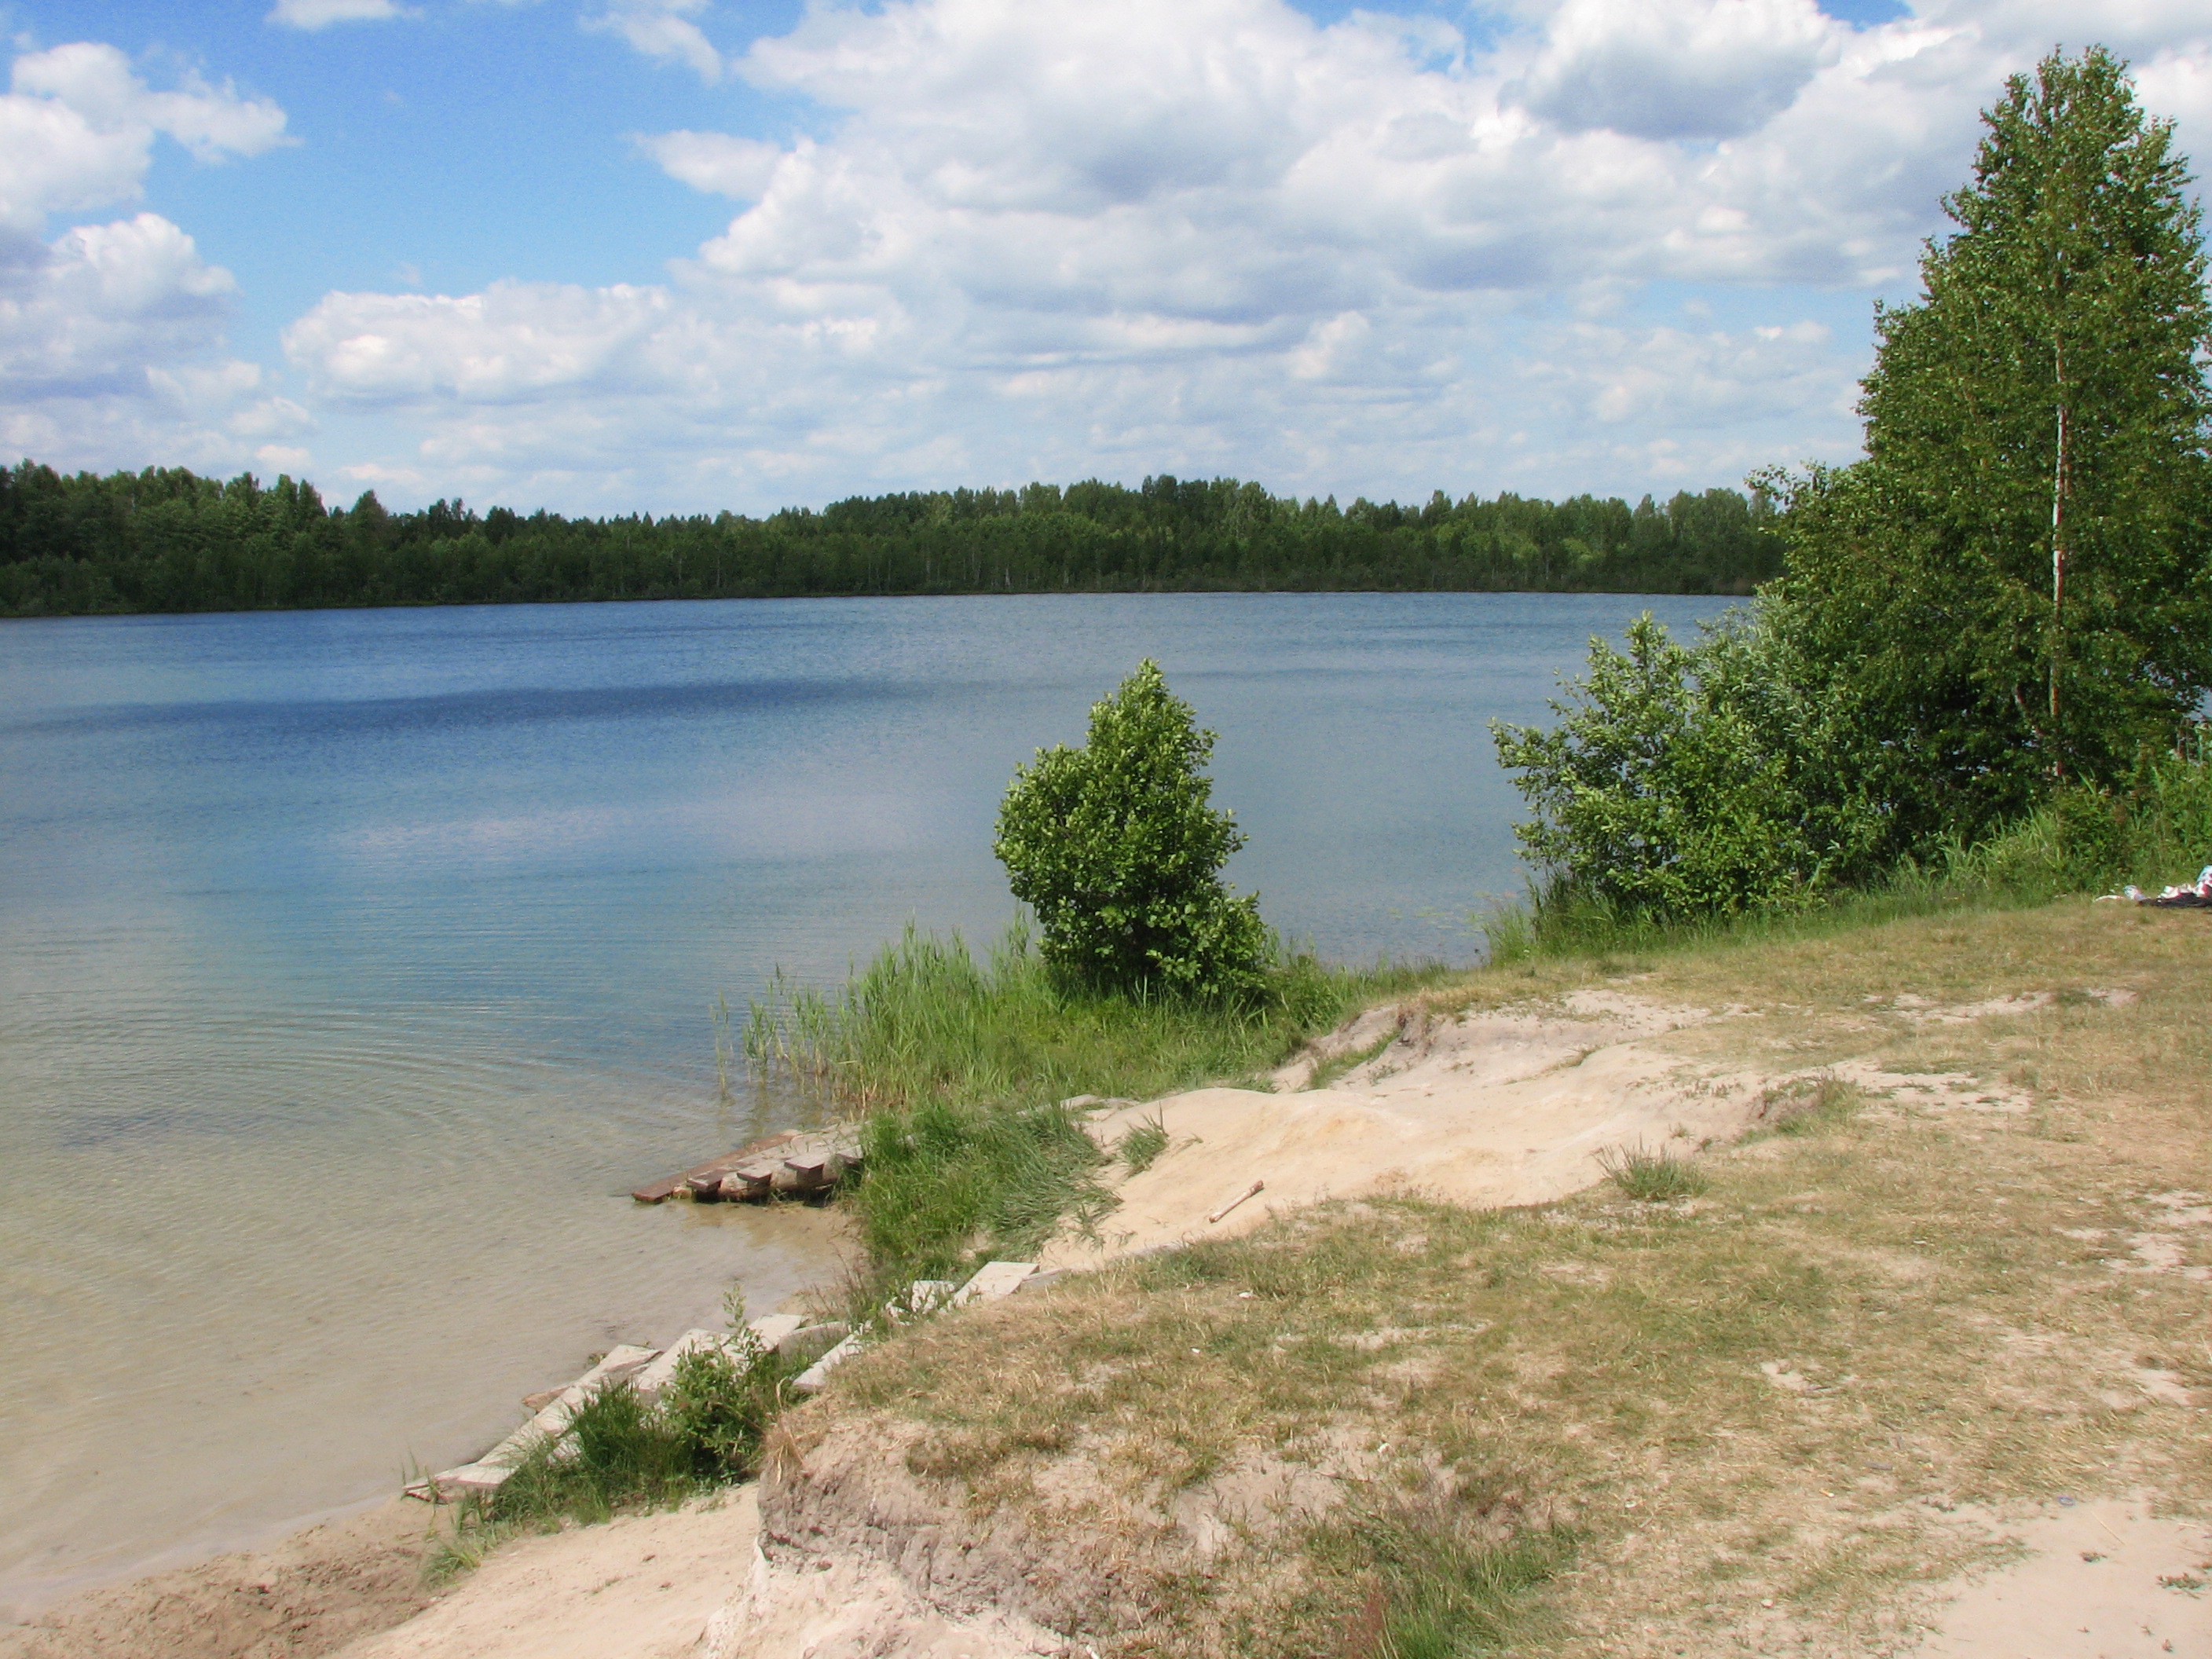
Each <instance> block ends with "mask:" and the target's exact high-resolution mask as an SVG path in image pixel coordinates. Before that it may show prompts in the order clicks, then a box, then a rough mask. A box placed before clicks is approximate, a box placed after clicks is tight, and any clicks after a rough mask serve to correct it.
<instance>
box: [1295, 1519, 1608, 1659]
mask: <svg viewBox="0 0 2212 1659" xmlns="http://www.w3.org/2000/svg"><path fill="white" fill-rule="evenodd" d="M1305 1547H1306V1551H1307V1553H1308V1554H1309V1556H1310V1558H1311V1559H1312V1560H1313V1561H1314V1563H1315V1565H1316V1567H1317V1568H1319V1569H1320V1571H1321V1573H1322V1575H1323V1576H1324V1577H1323V1583H1324V1586H1325V1588H1322V1589H1321V1592H1320V1594H1321V1595H1328V1594H1329V1592H1330V1591H1331V1590H1335V1591H1337V1592H1338V1593H1339V1594H1340V1593H1341V1588H1340V1587H1341V1586H1342V1585H1343V1584H1344V1583H1346V1581H1347V1580H1348V1581H1350V1582H1352V1583H1359V1582H1361V1581H1362V1580H1364V1581H1365V1583H1366V1585H1367V1593H1366V1595H1364V1597H1362V1598H1361V1599H1360V1601H1359V1602H1358V1605H1357V1607H1354V1608H1353V1609H1352V1610H1351V1616H1350V1617H1349V1618H1344V1617H1343V1615H1342V1613H1339V1615H1338V1618H1339V1619H1340V1620H1341V1621H1342V1623H1343V1626H1344V1633H1343V1637H1342V1638H1341V1641H1340V1644H1338V1650H1339V1651H1340V1652H1342V1653H1343V1654H1345V1655H1346V1659H1474V1656H1476V1655H1481V1654H1490V1653H1496V1652H1497V1651H1498V1650H1500V1649H1501V1648H1503V1647H1504V1646H1505V1645H1506V1644H1507V1643H1508V1642H1510V1640H1511V1639H1512V1638H1513V1637H1514V1636H1515V1635H1516V1634H1517V1633H1519V1632H1523V1631H1526V1630H1528V1628H1529V1627H1530V1626H1532V1625H1533V1624H1534V1623H1537V1622H1539V1620H1540V1616H1541V1610H1540V1607H1539V1606H1538V1604H1537V1601H1536V1597H1537V1595H1538V1593H1539V1592H1541V1589H1543V1587H1544V1586H1545V1585H1546V1584H1547V1583H1549V1582H1550V1581H1551V1580H1552V1579H1553V1577H1555V1576H1556V1575H1557V1574H1558V1573H1559V1571H1561V1570H1562V1569H1563V1568H1565V1566H1566V1565H1569V1564H1570V1563H1571V1561H1572V1559H1573V1558H1574V1539H1573V1535H1572V1534H1571V1533H1570V1532H1569V1531H1567V1530H1566V1529H1565V1528H1546V1529H1543V1530H1541V1531H1537V1530H1530V1531H1527V1532H1522V1533H1520V1534H1516V1535H1515V1536H1513V1537H1511V1538H1510V1539H1509V1540H1506V1541H1499V1540H1498V1538H1497V1537H1496V1536H1494V1535H1492V1529H1489V1528H1484V1527H1483V1526H1482V1525H1481V1524H1480V1517H1479V1516H1474V1515H1472V1514H1470V1513H1469V1512H1468V1504H1466V1503H1465V1501H1464V1500H1463V1499H1460V1500H1455V1499H1452V1498H1443V1497H1439V1496H1434V1495H1431V1496H1428V1497H1425V1498H1405V1497H1399V1498H1394V1499H1386V1500H1384V1501H1383V1502H1381V1503H1375V1504H1368V1505H1365V1506H1364V1507H1363V1508H1361V1509H1359V1510H1358V1511H1356V1512H1355V1513H1353V1514H1352V1515H1351V1516H1346V1517H1345V1518H1344V1519H1342V1520H1340V1521H1338V1522H1335V1523H1334V1524H1332V1525H1329V1526H1326V1527H1322V1528H1316V1530H1315V1532H1314V1533H1313V1534H1312V1535H1311V1537H1310V1538H1309V1540H1308V1541H1306V1546H1305ZM1313 1599H1315V1600H1318V1599H1319V1596H1316V1597H1315V1598H1313ZM1291 1618H1292V1619H1293V1620H1297V1622H1299V1623H1301V1624H1303V1625H1304V1626H1307V1627H1308V1628H1309V1629H1321V1630H1326V1629H1327V1628H1328V1626H1329V1625H1330V1624H1331V1623H1332V1622H1335V1621H1334V1620H1331V1619H1330V1617H1329V1616H1328V1611H1327V1610H1325V1609H1324V1608H1322V1607H1314V1606H1310V1605H1309V1606H1307V1607H1300V1608H1297V1609H1295V1610H1294V1611H1293V1612H1292V1613H1291Z"/></svg>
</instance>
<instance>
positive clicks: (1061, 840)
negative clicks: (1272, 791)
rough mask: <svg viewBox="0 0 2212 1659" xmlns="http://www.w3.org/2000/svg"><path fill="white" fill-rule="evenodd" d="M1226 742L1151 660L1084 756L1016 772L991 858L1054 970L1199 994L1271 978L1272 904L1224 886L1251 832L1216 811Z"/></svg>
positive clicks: (1245, 990) (1059, 752)
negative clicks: (1265, 907) (1267, 914)
mask: <svg viewBox="0 0 2212 1659" xmlns="http://www.w3.org/2000/svg"><path fill="white" fill-rule="evenodd" d="M1213 744H1214V734H1213V733H1212V732H1208V731H1205V730H1203V729H1201V728H1200V726H1198V724H1197V722H1196V720H1194V717H1193V715H1192V712H1191V708H1190V705H1189V704H1188V703H1187V702H1183V701H1182V699H1181V698H1179V697H1177V696H1175V695H1174V693H1172V692H1171V691H1170V690H1168V684H1167V678H1166V677H1165V676H1164V675H1163V674H1162V673H1161V672H1160V668H1159V665H1158V663H1156V662H1153V661H1152V660H1151V659H1149V658H1147V659H1146V660H1145V661H1143V662H1141V663H1139V664H1138V665H1137V670H1136V671H1135V672H1134V673H1133V674H1131V675H1130V676H1129V678H1127V679H1126V680H1124V681H1122V682H1121V685H1120V686H1118V687H1117V688H1116V689H1115V691H1114V693H1113V695H1112V696H1109V697H1107V698H1106V699H1105V700H1104V701H1103V702H1099V703H1097V704H1096V705H1094V706H1093V707H1092V708H1091V729H1090V732H1089V736H1088V738H1087V739H1086V741H1085V743H1084V744H1083V746H1082V747H1081V748H1079V749H1070V748H1068V747H1066V745H1064V744H1062V745H1058V746H1055V747H1054V748H1051V749H1045V750H1038V751H1037V756H1036V760H1034V761H1033V762H1031V763H1030V764H1029V765H1027V766H1024V767H1019V768H1018V769H1016V770H1015V773H1014V780H1013V783H1012V786H1011V787H1009V788H1008V789H1007V791H1006V799H1005V801H1004V802H1003V803H1002V804H1001V805H1000V808H999V823H998V835H997V838H996V840H995V841H994V843H993V846H992V850H993V851H994V853H996V854H998V857H999V860H1000V863H1002V864H1004V865H1005V866H1006V873H1007V876H1008V878H1009V879H1010V881H1011V883H1012V887H1013V892H1014V896H1015V897H1016V898H1018V899H1019V900H1021V901H1022V902H1024V904H1027V905H1028V906H1030V908H1031V909H1032V910H1034V911H1035V912H1036V919H1037V924H1038V927H1039V930H1040V932H1041V933H1042V939H1041V949H1042V954H1043V956H1044V958H1045V960H1046V961H1047V962H1048V963H1051V964H1052V965H1053V966H1054V968H1057V969H1062V970H1065V971H1066V972H1068V973H1070V974H1073V975H1076V976H1078V977H1079V978H1082V979H1085V980H1087V981H1091V982H1092V983H1094V984H1098V985H1102V986H1106V987H1114V988H1117V989H1137V988H1146V989H1157V990H1164V991H1170V992H1174V993H1177V994H1186V995H1199V996H1215V997H1218V996H1241V995H1244V994H1249V993H1251V992H1254V991H1256V990H1258V989H1260V988H1261V987H1262V986H1263V985H1264V984H1265V983H1266V981H1267V968H1268V964H1269V962H1270V959H1271V957H1272V950H1271V945H1270V940H1269V939H1268V936H1267V927H1266V925H1265V924H1264V923H1263V922H1262V921H1261V920H1260V902H1259V899H1258V897H1257V896H1256V895H1251V894H1245V895H1241V896H1240V895H1237V894H1233V893H1231V891H1230V890H1229V889H1228V888H1227V887H1225V885H1224V884H1222V881H1221V868H1222V866H1224V865H1225V864H1226V863H1227V862H1228V861H1229V857H1230V855H1231V854H1232V853H1234V852H1236V850H1237V848H1239V847H1241V846H1243V844H1244V836H1243V832H1242V831H1241V830H1239V829H1237V826H1236V822H1235V819H1234V817H1233V816H1232V815H1231V814H1230V813H1228V812H1225V811H1218V810H1216V809H1215V808H1214V807H1213V805H1212V792H1213V784H1212V780H1211V779H1209V778H1208V777H1207V776H1206V762H1207V761H1208V760H1209V759H1211V758H1212V753H1213Z"/></svg>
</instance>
